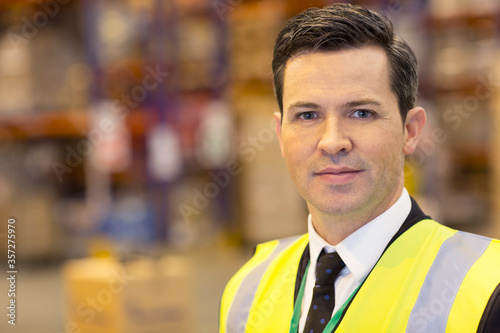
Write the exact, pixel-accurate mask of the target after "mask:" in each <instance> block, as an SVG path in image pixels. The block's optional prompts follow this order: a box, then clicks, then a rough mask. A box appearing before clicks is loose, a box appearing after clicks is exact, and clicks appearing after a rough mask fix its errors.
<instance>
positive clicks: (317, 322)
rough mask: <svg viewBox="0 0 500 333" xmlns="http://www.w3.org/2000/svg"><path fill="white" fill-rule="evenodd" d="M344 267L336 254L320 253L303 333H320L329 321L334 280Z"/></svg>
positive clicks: (332, 304) (333, 296) (333, 300)
mask: <svg viewBox="0 0 500 333" xmlns="http://www.w3.org/2000/svg"><path fill="white" fill-rule="evenodd" d="M344 267H345V264H344V262H343V261H342V259H340V256H339V254H338V253H337V252H334V253H326V252H325V250H323V251H321V253H320V255H319V258H318V263H317V264H316V284H315V285H314V289H313V296H312V300H311V306H310V307H309V312H308V313H307V319H306V325H305V326H304V333H321V332H323V330H324V328H325V326H326V324H328V322H329V321H330V318H331V317H332V312H333V308H334V307H335V288H334V284H335V280H336V279H337V276H338V275H339V273H340V271H341V270H342V268H344Z"/></svg>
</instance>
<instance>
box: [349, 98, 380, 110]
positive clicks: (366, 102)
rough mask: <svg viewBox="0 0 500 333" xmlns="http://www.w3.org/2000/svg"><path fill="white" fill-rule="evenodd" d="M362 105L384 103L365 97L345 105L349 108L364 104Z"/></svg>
mask: <svg viewBox="0 0 500 333" xmlns="http://www.w3.org/2000/svg"><path fill="white" fill-rule="evenodd" d="M362 105H376V106H380V105H382V104H381V103H380V102H379V101H377V100H375V99H372V98H365V99H360V100H355V101H352V102H347V103H345V104H344V105H343V107H344V108H346V109H349V108H354V107H357V106H362Z"/></svg>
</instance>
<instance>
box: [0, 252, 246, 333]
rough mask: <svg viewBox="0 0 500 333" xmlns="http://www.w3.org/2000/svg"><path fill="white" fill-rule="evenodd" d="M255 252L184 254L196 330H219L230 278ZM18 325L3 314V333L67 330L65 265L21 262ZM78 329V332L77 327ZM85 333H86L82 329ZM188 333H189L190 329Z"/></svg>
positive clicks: (3, 288)
mask: <svg viewBox="0 0 500 333" xmlns="http://www.w3.org/2000/svg"><path fill="white" fill-rule="evenodd" d="M250 255H251V251H249V250H237V249H232V250H229V249H225V250H224V251H222V250H217V249H214V248H210V249H203V250H199V251H196V252H190V253H189V254H186V255H184V256H183V257H185V258H186V259H187V263H188V266H189V269H190V270H191V271H192V272H193V274H192V276H193V284H194V285H193V293H192V294H193V303H194V305H193V313H192V317H193V323H192V329H193V330H192V331H193V332H197V333H209V332H210V333H213V332H216V331H217V329H218V308H219V300H220V297H221V293H222V290H223V288H224V286H225V284H226V282H227V281H228V279H229V278H230V277H231V276H232V274H234V272H235V271H236V270H237V269H238V268H239V267H240V266H241V265H242V264H243V263H244V262H245V261H246V260H247V259H248V258H249V256H250ZM5 281H6V279H5V278H2V281H1V282H0V291H1V295H2V296H1V300H2V302H1V303H2V308H3V309H4V311H5V313H6V311H7V310H6V308H5V305H8V301H9V300H8V299H7V295H6V294H7V291H8V285H7V283H6V282H5ZM16 304H17V308H16V325H15V326H12V325H9V324H8V323H7V320H8V317H6V316H5V314H3V315H2V318H3V319H2V321H1V322H0V332H5V333H8V332H13V333H63V332H64V333H66V332H71V329H70V330H68V328H67V319H66V318H65V307H64V304H65V295H64V290H63V287H62V265H50V266H49V267H44V268H33V267H31V268H23V267H22V266H21V265H19V268H18V274H17V281H16ZM75 332H78V331H77V330H76V331H75ZM82 333H83V332H82ZM179 333H181V332H179ZM186 333H188V332H186Z"/></svg>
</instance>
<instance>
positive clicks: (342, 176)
mask: <svg viewBox="0 0 500 333" xmlns="http://www.w3.org/2000/svg"><path fill="white" fill-rule="evenodd" d="M362 172H363V170H361V169H353V168H349V167H340V168H325V169H322V170H320V171H318V172H315V173H314V174H313V175H314V176H315V177H318V178H320V179H321V180H323V181H325V182H327V183H330V184H345V183H348V182H351V181H353V180H354V179H355V178H356V176H358V175H359V174H360V173H362Z"/></svg>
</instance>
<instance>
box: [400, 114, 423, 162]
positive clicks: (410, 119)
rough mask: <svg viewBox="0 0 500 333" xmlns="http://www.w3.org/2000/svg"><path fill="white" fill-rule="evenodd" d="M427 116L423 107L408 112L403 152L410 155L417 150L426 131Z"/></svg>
mask: <svg viewBox="0 0 500 333" xmlns="http://www.w3.org/2000/svg"><path fill="white" fill-rule="evenodd" d="M426 120H427V115H426V113H425V110H424V109H423V108H421V107H416V108H413V109H411V110H410V111H408V114H407V115H406V122H405V142H404V146H403V152H404V153H405V154H406V155H409V154H411V153H413V152H414V151H415V149H416V148H417V144H418V140H419V139H420V135H421V134H422V130H423V129H424V125H425V122H426Z"/></svg>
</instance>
